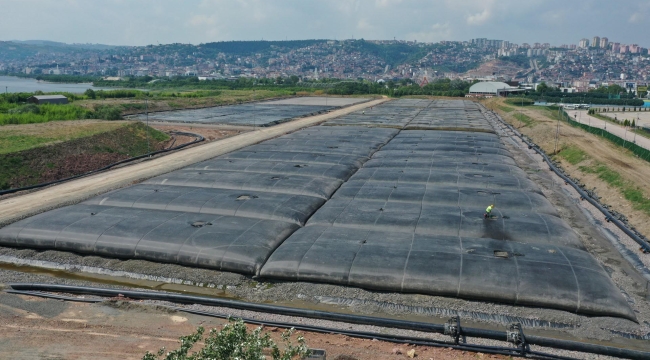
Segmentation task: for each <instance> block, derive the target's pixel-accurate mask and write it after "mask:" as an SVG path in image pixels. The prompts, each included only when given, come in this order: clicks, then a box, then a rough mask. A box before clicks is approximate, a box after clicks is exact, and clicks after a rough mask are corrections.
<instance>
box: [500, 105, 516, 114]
mask: <svg viewBox="0 0 650 360" xmlns="http://www.w3.org/2000/svg"><path fill="white" fill-rule="evenodd" d="M497 107H498V108H499V109H501V110H502V111H503V112H506V113H509V112H512V111H514V110H515V109H513V108H511V107H509V106H503V105H497Z"/></svg>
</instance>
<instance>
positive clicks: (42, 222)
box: [0, 205, 299, 274]
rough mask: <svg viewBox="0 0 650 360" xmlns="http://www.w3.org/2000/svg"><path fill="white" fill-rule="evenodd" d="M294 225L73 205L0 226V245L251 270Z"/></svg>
mask: <svg viewBox="0 0 650 360" xmlns="http://www.w3.org/2000/svg"><path fill="white" fill-rule="evenodd" d="M298 227H299V226H298V225H297V224H295V223H289V222H284V221H276V220H262V219H254V218H246V217H235V216H222V215H211V214H197V213H188V212H178V211H168V210H167V211H161V210H149V209H129V208H123V207H113V206H103V205H102V206H99V205H74V206H68V207H63V208H60V209H56V210H52V211H49V212H46V213H43V214H40V215H36V216H33V217H30V218H28V219H25V220H23V221H19V222H17V223H14V224H12V225H9V226H7V227H5V228H3V229H2V231H0V244H2V245H9V246H21V247H30V248H42V249H56V250H63V251H72V252H77V253H84V254H93V255H102V256H109V257H116V258H136V259H148V260H154V261H163V262H171V263H178V264H183V265H190V266H201V267H208V268H212V269H218V270H226V271H233V272H238V273H244V274H255V273H257V271H258V270H259V268H260V267H261V265H262V264H263V263H264V261H265V260H266V258H267V257H268V255H269V254H270V253H271V251H273V249H275V248H276V247H277V246H278V245H279V244H280V243H281V242H282V241H283V240H284V239H285V238H286V237H287V236H289V234H291V233H292V232H294V231H295V230H296V229H298Z"/></svg>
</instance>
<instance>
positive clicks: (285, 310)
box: [9, 283, 650, 360]
mask: <svg viewBox="0 0 650 360" xmlns="http://www.w3.org/2000/svg"><path fill="white" fill-rule="evenodd" d="M9 286H10V287H11V288H12V289H13V290H16V291H20V292H28V293H33V292H39V291H43V292H54V293H70V294H83V295H94V296H103V297H117V296H123V297H126V298H130V299H137V300H158V301H168V302H172V303H179V304H199V305H206V306H218V307H226V308H231V309H238V310H247V311H255V312H264V313H271V314H278V315H285V316H297V317H306V318H312V319H320V320H329V321H338V322H346V323H352V324H359V325H372V326H379V327H388V328H397V329H404V330H414V331H422V332H433V333H439V334H445V325H439V324H430V323H424V322H415V321H406V320H395V319H387V318H378V317H371V316H361V315H350V314H341V313H333V312H326V311H319V310H307V309H298V308H289V307H284V306H277V305H268V304H255V303H248V302H243V301H237V300H228V299H219V298H210V297H204V296H190V295H181V294H169V293H160V292H146V291H133V290H114V289H105V288H96V287H86V286H69V285H53V284H36V283H34V284H32V283H17V284H9ZM179 310H182V311H187V310H188V309H182V308H179ZM192 311H194V310H192ZM256 321H257V320H256ZM269 324H270V322H269ZM300 326H305V325H300ZM292 327H293V325H292ZM312 328H314V329H315V328H316V327H312ZM314 331H316V330H314ZM329 332H336V333H341V330H334V331H329ZM348 333H349V334H358V335H359V337H362V335H363V333H362V332H354V331H349V332H348ZM457 334H458V336H459V337H476V338H484V339H492V340H499V341H508V335H509V334H510V333H509V332H503V331H494V330H485V329H476V328H469V327H461V326H458V333H457ZM521 335H522V336H521V337H522V338H521V341H522V342H521V346H522V347H520V348H498V349H502V350H503V351H505V349H509V350H510V351H511V352H510V353H508V354H506V355H517V356H526V354H531V355H534V354H533V352H530V351H529V350H527V349H526V347H527V346H529V345H538V346H544V347H549V348H555V349H562V350H570V351H578V352H584V353H591V354H598V355H607V356H615V357H620V358H626V359H634V360H637V359H638V360H642V359H644V360H647V359H650V352H644V351H638V350H631V349H623V348H617V347H612V346H605V345H596V344H589V343H582V342H576V341H568V340H559V339H552V338H545V337H541V336H533V335H525V336H524V335H523V333H522V334H521ZM350 336H353V335H350ZM378 336H384V337H385V335H378ZM373 338H377V337H375V336H374V335H373ZM390 338H393V339H398V340H402V341H404V342H405V343H409V344H416V343H417V341H422V340H423V339H421V338H410V337H403V338H401V339H400V338H399V337H396V336H391V337H390ZM377 339H379V338H377ZM424 340H425V341H427V342H430V343H431V344H432V345H430V346H441V345H439V344H440V343H438V345H433V344H434V343H436V342H434V341H433V340H428V339H424ZM386 341H391V340H386ZM442 344H444V346H445V347H451V346H464V347H467V346H469V347H471V348H474V350H472V351H484V349H483V348H481V350H478V347H477V345H469V344H458V345H456V344H455V343H452V344H450V343H442ZM466 350H469V349H466ZM512 350H514V353H512ZM551 356H554V355H551Z"/></svg>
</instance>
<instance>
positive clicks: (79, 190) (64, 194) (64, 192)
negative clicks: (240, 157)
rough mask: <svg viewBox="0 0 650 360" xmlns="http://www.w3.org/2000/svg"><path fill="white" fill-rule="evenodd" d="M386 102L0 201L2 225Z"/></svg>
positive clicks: (255, 133) (201, 147)
mask: <svg viewBox="0 0 650 360" xmlns="http://www.w3.org/2000/svg"><path fill="white" fill-rule="evenodd" d="M385 101H387V98H383V99H378V100H373V101H370V102H365V103H362V104H357V105H353V106H350V107H346V108H343V109H338V110H335V111H332V112H329V113H326V114H321V115H316V116H311V117H306V118H302V119H298V120H295V121H290V122H287V123H283V124H280V125H277V126H272V127H268V128H258V129H257V130H255V131H251V132H247V133H243V134H239V135H237V136H232V137H229V138H226V139H222V140H219V141H213V142H210V143H207V144H205V145H201V146H196V147H192V148H190V149H186V150H182V151H179V152H176V153H173V154H170V155H166V156H163V157H160V158H154V159H153V160H150V161H145V162H142V163H139V164H135V165H132V166H127V167H124V168H119V169H115V170H112V171H108V172H104V173H100V174H97V175H93V176H89V177H86V178H81V179H78V180H74V181H71V182H67V183H64V184H61V185H57V186H52V187H49V188H45V189H43V190H40V191H36V192H33V193H29V194H25V195H23V196H16V197H12V198H9V199H6V200H2V201H0V226H2V225H5V224H8V223H11V222H13V221H16V220H18V219H20V218H23V217H25V216H29V215H32V214H36V213H39V212H42V211H44V210H47V209H51V208H55V207H59V206H62V205H65V204H71V203H75V202H79V201H81V200H83V199H86V198H88V197H91V196H93V195H95V194H99V193H103V192H106V191H109V190H112V189H116V188H119V187H122V186H125V185H129V184H132V183H135V182H138V181H141V180H143V179H147V178H151V177H153V176H157V175H160V174H164V173H167V172H170V171H173V170H176V169H179V168H181V167H184V166H188V165H190V164H194V163H197V162H200V161H203V160H207V159H210V158H213V157H215V156H218V155H222V154H225V153H228V152H231V151H234V150H237V149H241V148H243V147H246V146H249V145H253V144H256V143H258V142H261V141H264V140H268V139H271V138H273V137H276V136H280V135H283V134H286V133H288V132H292V131H296V130H298V129H301V128H304V127H308V126H313V125H316V124H319V123H321V122H323V121H326V120H329V119H331V118H335V117H338V116H341V115H345V114H349V113H351V112H354V111H357V110H361V109H364V108H367V107H371V106H376V105H379V104H381V103H383V102H385Z"/></svg>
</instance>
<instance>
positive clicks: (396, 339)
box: [7, 290, 573, 360]
mask: <svg viewBox="0 0 650 360" xmlns="http://www.w3.org/2000/svg"><path fill="white" fill-rule="evenodd" d="M7 293H9V294H17V295H28V296H37V297H42V298H48V299H55V300H63V301H75V302H84V303H100V302H104V301H105V300H104V299H83V298H78V297H70V296H62V295H55V294H50V293H45V292H40V291H23V290H8V291H7ZM160 306H163V307H165V308H168V309H171V310H176V311H182V312H185V313H189V314H195V315H202V316H209V317H216V318H221V319H229V318H231V316H230V315H228V314H220V313H214V312H208V311H203V310H194V309H188V308H183V307H178V306H167V305H160ZM239 319H241V320H242V321H244V322H245V323H249V324H255V325H263V326H273V327H278V328H285V329H290V328H293V329H296V330H302V331H310V332H317V333H322V334H338V335H346V336H350V337H355V338H361V339H374V340H381V341H386V342H392V343H397V344H411V345H421V346H430V347H445V348H451V349H455V350H465V351H475V352H483V353H488V354H499V355H509V356H521V350H520V349H517V348H508V347H500V346H488V345H475V344H466V343H463V344H455V343H450V342H444V341H438V340H432V339H427V338H422V337H409V336H401V335H388V334H380V333H374V332H366V331H354V330H343V329H337V328H328V327H322V326H312V325H305V324H294V323H287V322H278V321H265V320H257V319H252V318H246V317H242V318H239ZM527 354H531V355H535V356H536V357H540V358H543V359H554V360H573V358H568V357H563V356H557V355H552V354H546V353H543V352H536V351H528V352H527Z"/></svg>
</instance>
